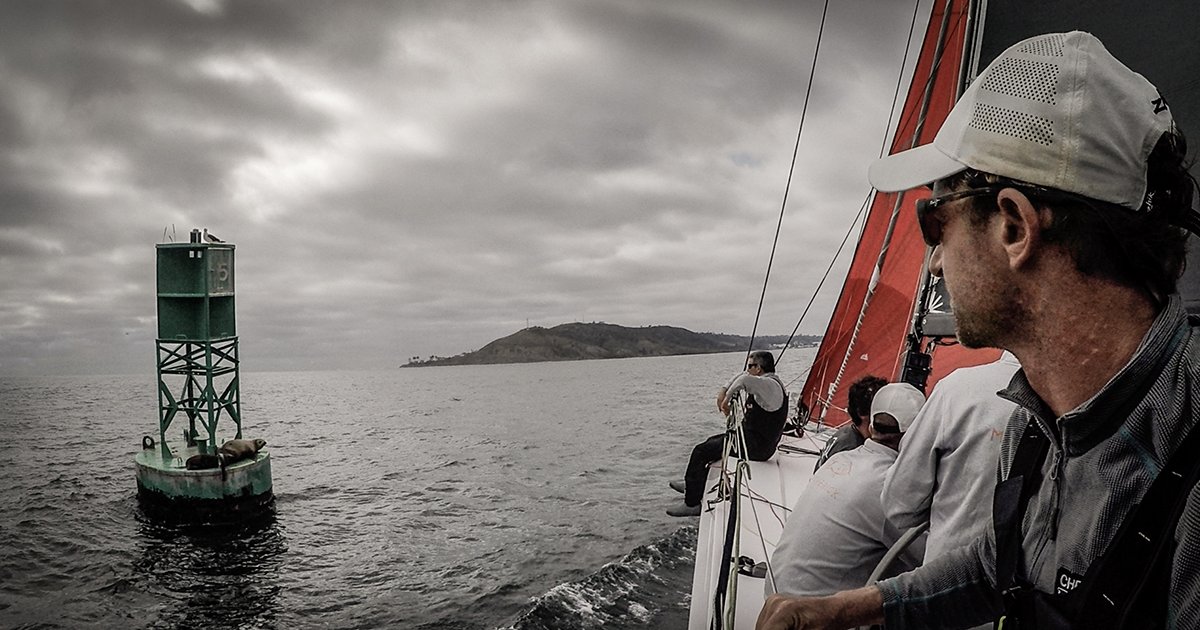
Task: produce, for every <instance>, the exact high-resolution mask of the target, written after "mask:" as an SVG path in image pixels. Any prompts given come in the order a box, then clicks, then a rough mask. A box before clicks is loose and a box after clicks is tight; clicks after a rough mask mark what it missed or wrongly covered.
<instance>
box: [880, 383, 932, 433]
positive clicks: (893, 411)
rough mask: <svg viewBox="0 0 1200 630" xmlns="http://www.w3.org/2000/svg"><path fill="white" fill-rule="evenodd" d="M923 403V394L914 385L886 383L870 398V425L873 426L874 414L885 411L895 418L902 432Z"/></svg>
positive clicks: (910, 424)
mask: <svg viewBox="0 0 1200 630" xmlns="http://www.w3.org/2000/svg"><path fill="white" fill-rule="evenodd" d="M924 404H925V394H922V393H921V390H919V389H917V388H916V387H913V386H912V385H909V384H908V383H888V384H887V385H884V386H883V387H880V388H879V391H877V392H875V397H874V398H872V399H871V426H872V427H874V426H875V414H877V413H886V414H889V415H890V416H892V417H893V418H895V419H896V423H897V424H899V425H900V432H901V433H904V432H905V431H907V430H908V427H910V426H912V422H913V418H916V417H917V412H919V411H921V406H922V405H924Z"/></svg>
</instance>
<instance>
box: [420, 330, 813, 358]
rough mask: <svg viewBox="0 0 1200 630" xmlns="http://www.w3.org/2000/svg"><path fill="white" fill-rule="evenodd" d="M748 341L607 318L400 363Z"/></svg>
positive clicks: (777, 342)
mask: <svg viewBox="0 0 1200 630" xmlns="http://www.w3.org/2000/svg"><path fill="white" fill-rule="evenodd" d="M787 339H788V338H787V336H786V335H774V336H764V337H757V338H756V339H755V340H754V349H756V350H758V349H763V350H766V349H770V348H776V347H779V346H781V345H782V344H784V343H785V342H787ZM819 340H820V337H816V336H811V335H797V336H796V337H794V338H793V339H792V346H807V345H812V344H814V343H816V342H817V341H819ZM749 343H750V338H749V337H744V336H740V335H726V334H721V333H709V332H700V333H698V332H692V331H690V330H687V329H686V328H678V327H675V326H642V327H638V328H631V327H627V326H618V325H616V324H606V323H603V322H595V323H588V324H584V323H573V324H561V325H559V326H554V327H553V328H542V327H541V326H532V327H530V328H525V329H523V330H519V331H517V332H515V333H513V334H511V335H509V336H507V337H501V338H500V339H497V340H495V341H492V342H491V343H489V344H487V345H485V346H483V347H482V348H480V349H478V350H474V351H471V352H464V353H462V354H459V355H456V356H452V357H439V356H431V357H428V358H426V359H422V358H420V357H412V358H411V359H410V360H409V362H408V363H406V364H404V365H402V366H401V367H423V366H430V365H487V364H494V363H534V362H538V361H579V360H584V359H621V358H628V357H656V356H668V355H679V354H710V353H715V352H737V351H742V350H745V349H746V348H747V347H748V345H749Z"/></svg>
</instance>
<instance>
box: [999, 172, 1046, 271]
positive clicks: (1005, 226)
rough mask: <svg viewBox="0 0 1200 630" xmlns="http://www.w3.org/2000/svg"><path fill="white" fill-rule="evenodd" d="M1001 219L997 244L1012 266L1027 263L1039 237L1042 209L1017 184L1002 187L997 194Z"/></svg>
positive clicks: (1034, 252) (1037, 243)
mask: <svg viewBox="0 0 1200 630" xmlns="http://www.w3.org/2000/svg"><path fill="white" fill-rule="evenodd" d="M996 205H997V206H998V207H999V215H1000V221H999V226H998V228H997V230H998V235H999V238H1000V244H1001V246H1002V247H1003V248H1004V251H1005V253H1006V254H1007V255H1008V264H1009V267H1010V268H1012V269H1018V268H1021V267H1024V266H1026V265H1028V264H1029V263H1030V262H1031V261H1032V260H1033V258H1034V256H1036V255H1037V253H1038V249H1039V246H1040V245H1041V238H1042V213H1041V211H1040V210H1038V208H1037V206H1035V205H1033V202H1032V201H1030V200H1029V197H1026V196H1025V193H1022V192H1021V191H1019V190H1017V189H1016V188H1005V189H1003V190H1001V191H1000V194H998V195H997V196H996Z"/></svg>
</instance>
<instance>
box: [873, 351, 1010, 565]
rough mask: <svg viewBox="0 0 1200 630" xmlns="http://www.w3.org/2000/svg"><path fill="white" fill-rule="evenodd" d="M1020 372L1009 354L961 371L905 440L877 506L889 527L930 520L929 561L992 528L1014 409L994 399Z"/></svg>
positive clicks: (939, 388) (943, 384)
mask: <svg viewBox="0 0 1200 630" xmlns="http://www.w3.org/2000/svg"><path fill="white" fill-rule="evenodd" d="M1020 367H1021V364H1020V363H1018V362H1017V358H1016V357H1014V356H1013V355H1012V354H1011V353H1009V352H1005V353H1004V354H1002V355H1001V356H1000V358H999V359H998V360H997V361H994V362H992V363H988V364H986V365H979V366H975V367H968V368H960V369H957V370H955V371H954V372H951V373H950V374H949V375H948V376H946V377H945V378H943V379H942V380H941V381H939V382H938V384H937V385H936V386H935V387H934V388H933V392H932V393H931V394H930V395H929V400H928V402H926V403H925V406H924V407H922V408H921V413H919V414H917V417H916V419H915V420H913V425H912V428H910V429H909V430H908V432H906V433H905V434H904V448H903V449H901V450H900V455H899V456H898V457H897V458H896V462H895V463H894V464H892V467H891V468H890V469H889V470H888V473H887V477H886V478H885V479H884V482H883V491H882V493H881V495H880V500H881V502H882V503H883V510H884V513H885V514H886V515H887V518H888V520H889V521H891V522H892V523H894V524H895V525H896V526H897V527H900V528H902V529H907V528H909V527H915V526H917V525H920V524H921V523H924V522H926V521H928V522H929V538H928V540H927V541H926V543H925V561H926V562H929V561H930V560H932V559H933V558H936V557H938V556H939V555H941V554H942V552H944V551H945V550H948V549H953V548H955V547H961V546H964V545H966V544H967V543H968V542H970V541H971V540H973V539H974V538H975V537H976V536H978V535H979V534H980V533H981V532H980V528H981V527H987V526H990V525H991V522H992V520H991V519H992V491H993V490H994V489H995V487H996V462H997V460H998V458H999V454H1000V439H1001V438H1002V437H1003V436H1004V427H1005V425H1007V424H1008V418H1009V416H1011V415H1012V411H1013V409H1014V408H1015V407H1016V405H1015V404H1013V403H1011V402H1009V401H1007V400H1005V399H1003V398H1000V397H999V396H997V395H996V392H997V391H1000V390H1002V389H1004V388H1006V387H1008V383H1009V381H1010V380H1012V376H1013V374H1014V373H1015V372H1016V371H1017V370H1018V369H1019V368H1020Z"/></svg>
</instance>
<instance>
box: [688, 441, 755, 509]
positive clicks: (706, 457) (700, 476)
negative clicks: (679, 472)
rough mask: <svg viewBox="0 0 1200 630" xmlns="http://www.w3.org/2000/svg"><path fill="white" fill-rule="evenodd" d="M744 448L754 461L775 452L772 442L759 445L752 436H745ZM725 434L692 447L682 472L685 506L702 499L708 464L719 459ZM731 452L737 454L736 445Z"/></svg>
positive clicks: (698, 502) (695, 503) (698, 503)
mask: <svg viewBox="0 0 1200 630" xmlns="http://www.w3.org/2000/svg"><path fill="white" fill-rule="evenodd" d="M746 442H747V444H746V449H747V450H748V451H750V459H751V460H752V461H756V462H764V461H767V460H768V459H771V456H772V455H774V454H775V445H774V444H770V443H767V444H763V445H760V444H759V443H758V442H761V440H759V441H755V440H754V436H751V435H747V436H746ZM724 445H725V434H724V433H718V434H716V435H714V436H712V437H710V438H708V439H707V440H704V441H703V442H701V443H699V444H697V445H696V447H695V448H693V449H692V457H691V458H690V459H688V465H687V471H686V472H684V473H683V481H684V483H685V484H686V485H687V491H686V492H684V493H683V502H684V504H686V505H687V506H689V507H691V506H693V505H700V501H701V500H703V499H704V482H705V481H707V480H708V466H709V464H711V463H713V462H716V461H720V459H721V454H722V452H724V450H723V449H724V448H725V446H724ZM733 454H734V455H737V447H736V446H735V447H734V449H733Z"/></svg>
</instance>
